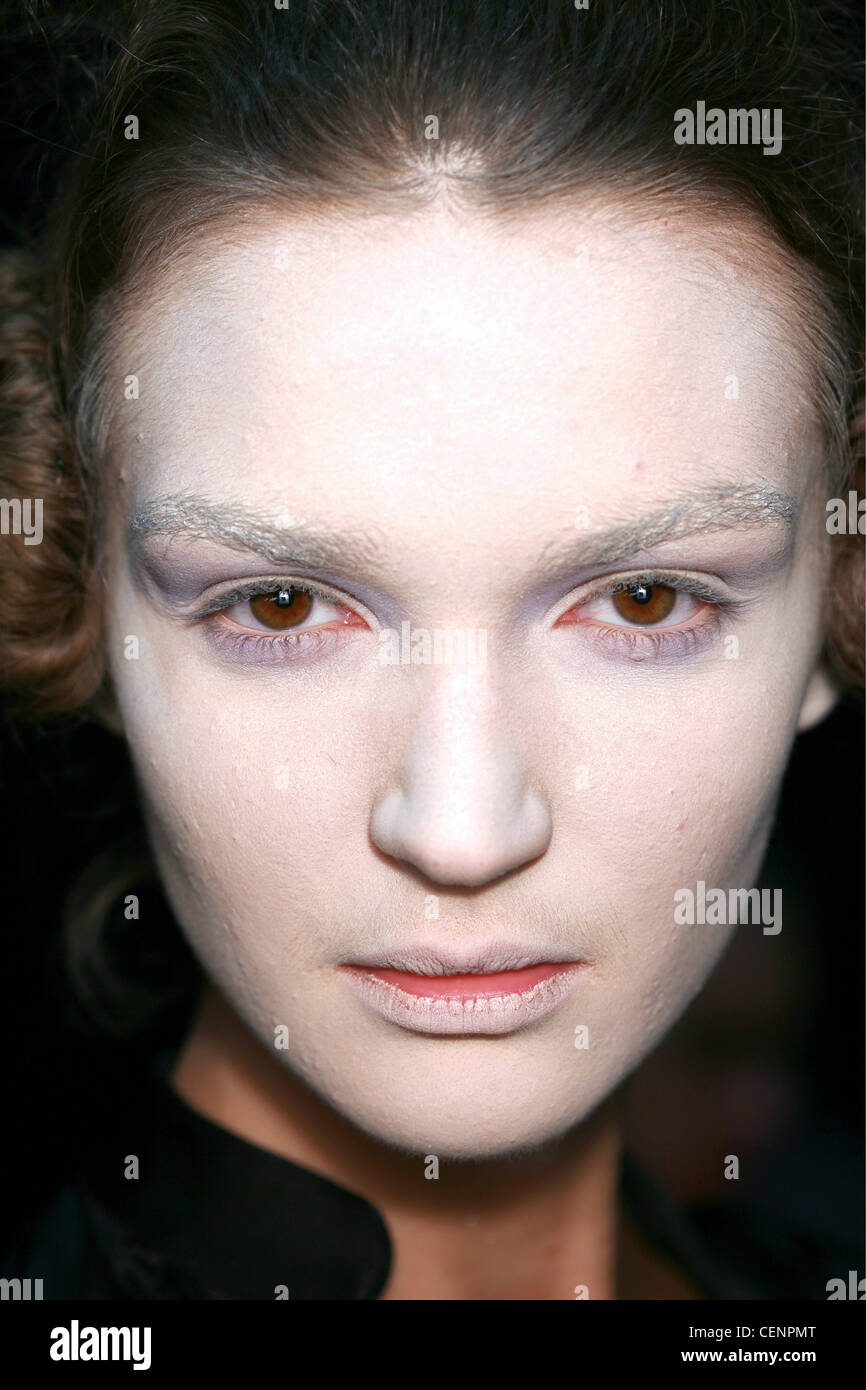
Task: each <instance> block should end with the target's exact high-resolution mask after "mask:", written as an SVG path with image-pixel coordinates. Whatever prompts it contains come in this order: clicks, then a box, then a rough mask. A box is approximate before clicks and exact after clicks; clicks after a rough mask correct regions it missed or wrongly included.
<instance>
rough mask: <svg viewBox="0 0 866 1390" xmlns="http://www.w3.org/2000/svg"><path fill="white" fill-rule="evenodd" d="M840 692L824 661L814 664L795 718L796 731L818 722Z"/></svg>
mask: <svg viewBox="0 0 866 1390" xmlns="http://www.w3.org/2000/svg"><path fill="white" fill-rule="evenodd" d="M841 694H842V687H841V685H840V684H839V683H838V682H837V681H836V680H835V679H834V677H833V676H832V675H831V673H830V671H829V669H828V667H827V666H826V664H825V663H824V661H819V662H818V663H817V665H816V666H815V669H814V670H813V672H812V674H811V676H810V677H809V683H808V685H807V686H806V691H805V694H804V695H803V703H802V705H801V706H800V715H799V718H798V720H797V733H798V734H802V733H803V732H804V731H805V730H806V729H812V728H814V727H815V725H816V724H820V722H821V720H822V719H825V718H826V716H827V715H828V714H829V713H830V711H831V709H833V708H834V707H835V705H836V704H837V703H838V700H839V697H840V696H841Z"/></svg>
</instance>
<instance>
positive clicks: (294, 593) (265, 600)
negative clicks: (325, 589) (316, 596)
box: [249, 589, 313, 629]
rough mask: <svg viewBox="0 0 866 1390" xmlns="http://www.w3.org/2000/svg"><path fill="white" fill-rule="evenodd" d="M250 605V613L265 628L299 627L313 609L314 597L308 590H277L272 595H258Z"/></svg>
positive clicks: (251, 600)
mask: <svg viewBox="0 0 866 1390" xmlns="http://www.w3.org/2000/svg"><path fill="white" fill-rule="evenodd" d="M249 604H250V612H251V613H252V614H253V615H254V616H255V617H256V618H257V619H258V621H259V622H260V623H264V625H265V627H270V628H277V629H281V628H289V627H297V625H298V623H302V622H303V621H304V618H306V616H307V614H308V613H309V611H310V609H311V608H312V606H313V595H312V594H311V593H308V591H307V590H306V589H276V590H275V591H274V593H272V594H256V595H255V597H253V598H251V599H250V600H249Z"/></svg>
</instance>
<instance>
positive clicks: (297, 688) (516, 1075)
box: [108, 209, 830, 1157]
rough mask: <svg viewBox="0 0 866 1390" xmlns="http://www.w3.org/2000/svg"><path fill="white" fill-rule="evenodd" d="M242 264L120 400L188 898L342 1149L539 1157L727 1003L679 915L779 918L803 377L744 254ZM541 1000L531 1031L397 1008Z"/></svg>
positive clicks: (807, 588) (334, 230)
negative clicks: (751, 909) (753, 889)
mask: <svg viewBox="0 0 866 1390" xmlns="http://www.w3.org/2000/svg"><path fill="white" fill-rule="evenodd" d="M236 232H237V235H236V238H235V239H234V241H232V239H231V238H227V237H225V236H223V237H222V238H221V239H220V240H219V241H217V240H216V239H214V240H213V241H212V242H211V243H210V244H209V246H208V247H207V249H201V250H200V252H199V255H198V257H197V259H195V260H194V261H193V262H187V263H186V264H185V265H184V267H183V269H182V270H180V269H175V271H173V272H171V273H170V274H167V275H166V276H165V277H164V279H163V280H162V281H161V282H160V284H159V285H158V286H157V287H156V291H155V293H154V294H153V295H152V296H151V298H150V299H149V301H148V303H147V305H146V306H145V308H144V309H143V310H141V311H140V312H139V314H138V316H137V318H136V320H135V322H134V324H132V325H131V326H129V327H128V328H127V330H126V331H125V332H124V333H123V334H122V335H121V337H120V339H119V343H118V345H117V346H116V347H115V352H114V358H113V360H114V361H115V362H116V365H117V371H118V376H119V379H120V380H121V382H123V380H124V379H126V378H128V377H129V376H133V375H134V376H136V377H137V378H138V397H137V399H136V398H134V390H131V389H128V390H127V391H126V393H124V388H123V385H122V384H121V385H120V386H119V387H118V388H117V390H118V398H120V397H124V398H123V399H119V404H117V406H116V410H115V414H114V423H113V427H112V471H113V473H114V475H115V476H116V477H117V479H118V480H119V483H120V486H119V488H118V489H117V491H116V496H115V498H114V501H113V506H112V516H111V527H110V543H109V556H108V563H109V569H108V576H109V584H108V593H109V607H110V613H109V625H108V630H109V663H110V670H111V674H112V677H113V681H114V685H115V688H116V696H117V704H118V710H119V715H120V719H121V721H122V725H123V729H124V731H125V735H126V737H127V738H128V740H129V744H130V747H131V750H132V756H133V759H134V762H135V766H136V769H137V774H138V778H139V782H140V787H141V794H142V798H143V802H144V807H145V812H146V816H147V822H148V826H149V831H150V835H151V838H152V843H153V848H154V851H155V854H156V857H157V861H158V864H159V868H160V871H161V874H162V877H163V880H164V883H165V886H166V889H167V892H168V895H169V898H170V901H171V903H172V905H173V908H174V910H175V912H176V915H177V918H178V920H179V922H180V924H181V926H182V928H183V930H184V932H185V934H186V935H187V937H188V939H189V941H190V942H191V944H192V946H193V948H194V950H195V951H196V953H197V954H198V956H199V958H200V960H201V962H202V964H203V966H204V968H205V970H206V971H207V973H208V974H209V975H210V977H211V978H212V979H213V980H214V981H215V982H216V983H217V984H218V985H219V987H220V988H221V989H222V991H223V992H224V993H225V994H226V995H227V997H228V998H229V999H230V1001H231V1002H232V1003H233V1005H234V1007H235V1009H236V1010H237V1012H238V1014H239V1015H240V1016H241V1017H242V1018H243V1019H244V1020H245V1022H246V1023H247V1025H248V1026H249V1028H250V1029H251V1030H252V1031H253V1033H254V1034H255V1035H256V1036H257V1037H258V1038H259V1039H260V1041H261V1042H262V1044H263V1046H264V1047H265V1048H268V1049H272V1050H273V1051H274V1055H275V1057H276V1058H277V1060H278V1061H279V1062H280V1063H282V1064H283V1065H285V1066H286V1067H288V1068H290V1069H291V1070H292V1071H294V1072H295V1073H297V1074H298V1075H300V1076H301V1077H302V1078H303V1079H304V1080H305V1081H306V1082H307V1083H308V1084H309V1085H310V1086H311V1087H313V1088H314V1090H315V1091H316V1092H317V1093H318V1094H319V1095H320V1096H322V1097H323V1098H324V1099H325V1100H326V1101H328V1102H329V1103H330V1104H331V1105H333V1106H334V1107H336V1108H337V1110H339V1111H340V1112H342V1113H343V1114H344V1115H345V1116H347V1117H349V1118H350V1119H351V1120H353V1121H354V1122H355V1123H356V1124H357V1125H359V1126H361V1127H362V1128H363V1129H364V1130H366V1131H367V1132H369V1133H370V1134H372V1135H374V1136H377V1137H379V1138H380V1139H382V1140H384V1141H387V1142H389V1143H392V1144H395V1145H398V1146H401V1147H405V1148H407V1149H410V1150H412V1151H420V1152H423V1153H428V1152H430V1153H436V1154H439V1155H443V1156H478V1157H481V1156H492V1155H496V1154H504V1153H508V1152H515V1151H518V1150H521V1149H526V1148H530V1147H532V1146H534V1145H536V1144H539V1143H541V1142H544V1141H545V1140H548V1139H550V1138H553V1137H555V1136H557V1135H559V1134H561V1133H563V1132H564V1131H565V1130H566V1129H567V1128H568V1127H570V1126H572V1125H574V1124H575V1123H576V1122H578V1121H580V1120H581V1119H582V1118H583V1117H584V1116H585V1115H586V1114H587V1113H588V1112H589V1111H590V1110H591V1109H592V1108H593V1107H594V1106H595V1105H596V1104H597V1103H598V1102H599V1101H600V1100H602V1099H603V1098H604V1097H605V1096H606V1095H608V1094H609V1093H610V1092H611V1091H612V1090H613V1089H614V1087H615V1086H616V1085H617V1084H618V1083H619V1082H620V1081H621V1080H622V1079H623V1078H624V1077H625V1076H626V1075H627V1074H628V1073H629V1072H630V1071H631V1070H632V1069H633V1068H634V1067H635V1066H636V1065H637V1063H638V1062H639V1061H640V1060H641V1058H642V1057H643V1056H644V1055H645V1054H646V1053H647V1051H648V1050H649V1049H650V1048H651V1047H652V1046H653V1045H654V1044H655V1043H656V1042H657V1041H658V1040H659V1039H660V1038H661V1037H662V1036H663V1035H664V1033H665V1032H666V1031H667V1029H668V1028H669V1027H670V1026H671V1024H672V1023H673V1021H674V1020H675V1019H676V1017H677V1016H678V1015H679V1014H680V1013H681V1011H682V1010H683V1009H684V1008H685V1006H686V1004H687V1003H688V1002H689V1000H690V999H691V998H692V997H693V995H694V994H695V993H696V991H697V990H698V989H699V988H700V986H701V984H702V983H703V981H704V980H705V978H706V976H707V974H708V973H709V971H710V969H711V967H712V966H713V964H714V962H715V961H716V960H717V958H718V957H719V955H720V953H721V952H722V951H723V949H724V947H725V945H726V943H727V942H728V940H729V938H730V935H731V926H730V925H726V924H723V923H719V924H713V923H705V924H701V923H696V924H695V925H689V924H683V923H682V922H681V921H680V920H678V918H681V917H682V911H681V910H678V901H680V900H681V899H680V900H678V899H676V898H675V894H677V893H678V892H679V890H683V889H691V891H692V892H693V893H697V892H698V891H699V890H698V884H699V883H703V884H705V885H706V891H707V892H709V890H711V889H722V890H724V891H725V893H727V890H729V889H737V888H749V887H750V886H751V885H752V884H753V883H754V881H755V877H756V874H757V872H758V869H759V866H760V863H761V858H762V854H763V851H764V848H765V844H766V841H767V836H768V832H769V829H770V825H771V821H772V816H773V811H774V805H775V802H776V798H777V795H778V791H779V785H780V780H781V777H782V773H783V771H784V768H785V763H786V760H787V757H788V753H789V750H790V746H791V742H792V740H793V738H794V735H795V732H796V730H797V728H798V725H799V726H801V727H802V726H804V725H805V724H806V723H808V722H810V721H812V720H814V719H815V718H817V717H819V716H820V715H821V714H822V713H823V712H824V711H825V709H826V707H827V701H828V699H829V698H830V696H829V695H828V694H827V693H826V688H825V686H824V685H823V683H822V679H821V677H820V673H818V674H813V673H814V671H815V662H816V655H817V651H818V649H819V647H820V643H821V638H822V612H823V605H824V590H825V568H826V544H827V535H826V531H825V528H824V525H823V518H824V514H825V513H824V494H825V485H824V483H823V480H822V473H821V454H820V445H819V439H818V434H817V430H816V427H815V423H814V417H813V413H812V411H811V408H810V405H809V402H808V399H807V396H806V387H807V383H808V380H809V364H808V362H807V360H806V358H805V354H804V352H803V350H802V349H801V348H800V347H799V345H797V344H796V343H795V342H794V340H793V333H792V331H791V329H790V328H788V327H786V323H787V315H786V313H785V308H784V305H783V304H781V303H777V302H776V300H775V298H774V297H773V296H774V293H775V292H774V291H773V290H771V289H770V288H769V285H770V280H769V277H768V276H767V275H766V274H765V273H762V270H761V263H760V260H759V259H756V258H755V257H754V253H750V256H751V259H749V257H746V256H744V257H743V258H741V259H740V260H738V261H735V260H734V259H733V257H729V255H728V252H727V251H726V249H725V245H726V244H727V245H731V244H732V241H731V238H732V235H733V234H732V230H731V228H730V227H726V228H724V229H721V230H720V229H719V227H718V225H716V226H713V225H711V224H708V225H707V226H706V227H704V228H703V229H702V228H700V227H699V226H697V225H695V226H693V227H686V226H685V224H682V223H680V224H676V225H675V224H674V222H673V221H671V223H670V224H668V223H667V222H662V221H654V222H651V221H643V222H639V221H638V220H637V219H636V218H634V217H626V216H625V215H624V214H622V213H620V214H619V215H618V216H617V217H616V218H612V217H610V216H606V215H604V214H603V212H601V211H599V210H595V211H590V210H589V209H587V210H586V211H584V212H582V213H580V212H578V211H575V212H574V215H573V216H572V217H570V218H568V217H564V216H562V217H560V218H559V219H557V220H554V219H553V217H547V216H542V215H538V214H536V215H533V216H532V217H527V218H526V219H525V221H523V222H522V223H520V224H519V225H518V224H516V223H515V224H513V225H512V226H511V227H510V229H509V230H505V229H500V230H496V229H495V228H494V227H493V226H492V225H491V224H489V223H484V222H482V221H481V220H480V219H478V220H475V219H472V218H469V217H463V218H458V217H455V216H453V215H452V214H451V213H449V212H448V211H445V210H437V211H436V212H434V213H431V214H428V215H425V216H424V217H417V218H411V217H410V218H407V219H405V220H398V219H385V218H381V219H378V220H369V221H367V222H366V223H362V222H361V221H358V222H354V223H353V222H350V221H348V220H346V221H337V220H336V219H335V220H334V221H333V222H331V223H329V224H325V223H319V224H316V225H314V224H312V223H309V224H304V223H303V222H301V221H293V220H289V219H288V218H287V219H286V220H276V219H271V220H267V219H265V218H264V217H263V218H262V219H261V220H259V221H256V220H255V219H252V220H250V221H249V222H248V223H244V224H243V226H240V225H239V226H238V227H237V229H236ZM723 232H724V234H725V235H726V236H727V237H728V239H729V240H728V242H727V243H723V241H722V235H723ZM767 254H768V255H770V254H771V253H770V252H768V253H767ZM775 283H776V281H775V280H774V281H773V284H775ZM792 293H793V292H792ZM125 395H130V396H132V397H133V398H132V399H126V398H125ZM656 576H658V577H656ZM653 577H655V578H654V582H652V583H650V582H647V584H646V586H645V587H644V588H643V589H641V588H637V587H635V586H636V585H637V581H638V580H640V579H644V580H646V581H649V580H651V579H653ZM625 580H627V581H629V582H630V583H631V585H632V588H631V590H629V589H628V588H626V587H623V588H621V590H620V591H619V592H614V593H611V592H610V591H609V589H610V586H611V585H612V584H614V583H616V582H620V583H623V581H625ZM250 584H252V587H253V589H254V590H257V594H256V595H254V596H253V597H252V598H250V596H249V591H248V590H249V586H250ZM306 585H311V586H312V587H313V589H314V590H316V591H317V592H316V594H315V595H314V596H313V597H312V599H310V597H309V596H308V594H307V593H306V592H305V589H304V586H306ZM606 588H607V590H608V591H607V592H605V589H606ZM238 590H240V593H238ZM274 595H278V597H274ZM404 625H405V626H404ZM437 631H438V633H439V637H438V638H437V637H436V633H437ZM388 632H390V633H392V634H394V635H393V637H390V638H389V637H388V635H387V634H388ZM425 634H426V636H425ZM131 639H136V640H135V641H132V640H131ZM449 641H450V642H452V643H453V644H454V645H453V648H452V652H453V655H454V657H455V659H454V660H452V661H451V662H450V663H449V662H448V660H447V646H448V643H449ZM461 642H463V643H464V644H465V645H464V647H463V648H462V650H461V645H460V644H461ZM440 644H441V645H440ZM461 658H462V659H461ZM778 920H779V919H778V917H777V920H776V926H775V928H774V930H773V931H772V932H771V933H766V934H764V933H763V932H762V927H761V925H760V924H751V923H749V924H747V925H744V926H743V927H742V930H743V931H752V932H756V933H761V934H762V941H763V943H764V946H763V949H766V950H770V951H778V950H784V949H785V947H784V941H785V935H784V930H782V932H781V934H780V933H779V932H778ZM141 930H147V925H146V923H145V922H143V923H142V924H141ZM532 963H548V964H549V963H556V964H558V965H559V967H560V973H559V974H554V975H553V978H552V980H549V981H548V982H547V983H537V984H536V985H535V987H534V989H533V990H532V991H531V992H529V993H528V994H527V993H523V994H520V995H519V997H517V998H515V996H514V994H512V995H511V996H510V998H508V999H505V1000H503V999H502V998H501V997H500V998H498V999H495V998H494V999H491V998H479V999H478V1000H477V1002H473V1001H472V1000H470V1001H468V1002H467V1000H466V999H464V1000H463V1002H460V1001H455V1000H452V1001H451V1002H448V1000H447V999H441V998H440V999H439V1001H438V1002H436V1001H435V1000H434V1001H433V1002H431V1001H430V1000H427V1001H426V1002H425V1001H424V999H423V998H421V997H419V996H418V995H416V994H413V993H411V992H409V993H407V992H405V991H404V990H403V989H402V988H401V989H397V988H395V986H394V984H393V983H392V980H393V978H394V977H391V976H387V975H386V976H384V977H383V978H384V981H385V983H383V984H380V985H376V984H375V983H371V980H372V977H373V967H374V966H379V967H381V968H382V969H386V968H389V967H390V968H402V969H404V970H410V971H411V970H414V971H415V972H418V974H419V975H420V976H424V975H427V976H429V975H430V974H436V973H437V972H438V973H439V975H440V976H441V975H442V974H443V973H444V974H455V973H461V971H462V972H467V971H470V970H472V969H473V968H474V969H476V970H477V969H480V970H481V971H482V972H486V973H488V974H489V973H491V972H493V971H496V970H504V969H506V968H511V969H517V968H518V967H520V966H528V965H530V964H532ZM569 963H571V964H570V965H569ZM352 965H355V966H356V967H366V969H358V970H355V971H353V970H351V969H349V968H348V967H350V966H352ZM544 973H545V972H542V971H539V972H537V977H538V978H540V977H541V976H542V975H543V974H544ZM547 973H550V972H547ZM535 978H536V976H531V975H525V976H521V977H518V978H516V979H512V980H511V982H510V987H511V988H517V989H519V988H521V987H522V985H525V983H526V982H527V981H531V980H532V979H535ZM365 982H366V983H365ZM405 983H406V981H405V980H404V981H403V984H405ZM417 983H418V984H419V988H421V989H422V990H423V989H427V990H429V989H433V988H435V986H433V985H430V983H429V979H428V983H427V984H426V985H424V984H423V982H422V981H420V980H417ZM493 983H494V984H495V982H493ZM500 983H501V982H500ZM440 984H441V980H440ZM484 984H485V987H486V986H488V985H490V982H489V981H487V982H484ZM281 1030H287V1035H286V1032H285V1031H281ZM286 1036H287V1041H288V1046H287V1047H286V1046H284V1045H283V1044H284V1043H285V1042H286Z"/></svg>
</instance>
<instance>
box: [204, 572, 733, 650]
mask: <svg viewBox="0 0 866 1390" xmlns="http://www.w3.org/2000/svg"><path fill="white" fill-rule="evenodd" d="M586 587H587V590H588V592H587V593H586V594H585V596H583V597H580V598H578V599H577V600H576V601H575V602H573V603H572V606H571V607H570V608H569V609H567V610H566V611H565V612H564V613H563V614H562V615H561V616H560V617H559V618H558V619H557V621H556V623H555V624H554V627H556V628H575V629H579V630H580V631H581V635H582V637H583V639H584V640H586V641H589V642H591V643H592V644H593V646H594V647H596V648H597V649H598V650H599V651H600V652H601V653H602V654H603V655H607V656H617V657H621V658H625V659H627V660H631V661H647V660H661V659H666V658H674V659H676V658H678V657H687V656H689V655H692V654H696V653H697V652H698V651H700V650H703V649H704V648H705V647H706V646H708V645H709V644H710V643H711V642H712V641H713V640H714V639H715V638H716V637H717V636H718V634H719V632H720V630H721V628H722V626H723V625H724V621H725V618H726V616H727V615H729V614H731V613H732V612H735V611H737V610H739V609H740V608H742V607H743V606H744V601H743V600H738V599H733V598H731V597H730V596H729V595H727V594H723V593H721V592H719V591H718V590H717V589H715V588H714V587H713V586H711V585H709V584H707V583H706V582H704V581H703V580H701V579H698V578H697V577H693V576H687V575H682V574H675V573H671V572H668V571H664V572H661V571H641V572H639V573H638V572H636V573H635V574H632V575H620V576H617V577H616V578H615V579H613V580H610V581H607V582H604V581H603V582H601V583H596V584H595V585H593V586H591V587H590V586H586ZM683 600H687V602H686V603H685V606H686V608H691V610H692V611H690V612H688V613H686V614H683V613H682V612H681V611H679V610H681V609H682V607H683ZM244 605H246V606H247V607H248V609H249V612H250V613H251V615H252V619H253V621H254V622H256V621H257V622H259V623H261V626H259V627H251V626H244V625H243V624H242V623H241V622H240V621H239V620H238V619H236V618H232V617H230V616H227V615H229V614H231V611H232V610H233V609H235V608H239V607H243V606H244ZM605 609H607V612H606V613H605V612H604V610H605ZM323 610H330V614H331V615H330V616H328V613H327V611H323ZM317 619H318V620H317ZM310 620H312V625H311V626H309V627H306V628H304V627H301V626H300V624H301V623H302V622H304V621H310ZM191 621H192V622H193V623H198V624H200V625H201V626H202V627H203V629H204V631H205V634H206V637H207V639H208V640H209V641H210V642H211V643H212V644H213V645H214V646H215V647H216V648H217V649H218V650H219V651H220V652H221V653H223V654H225V655H226V656H228V657H229V658H231V659H236V660H240V661H245V662H252V663H254V664H262V663H264V664H267V663H269V662H273V663H280V662H284V661H286V660H294V659H303V658H312V657H316V656H319V655H325V654H327V653H328V652H329V651H333V650H334V645H335V643H342V641H344V640H345V639H347V638H348V637H349V635H350V632H351V630H352V629H353V628H357V627H362V628H364V629H365V630H367V631H369V628H368V625H367V623H366V622H365V621H364V619H363V618H361V617H360V616H359V615H358V614H357V613H355V612H354V611H353V610H352V609H351V608H349V607H347V606H346V605H345V604H344V603H342V602H341V601H340V600H339V599H338V598H337V597H336V596H335V595H333V594H330V593H327V592H326V591H325V590H324V589H320V588H317V587H316V586H314V585H310V584H307V583H304V584H295V583H292V582H291V581H289V582H288V583H287V582H286V581H285V580H282V579H279V580H253V581H250V582H249V583H247V584H242V585H239V586H237V587H235V588H233V589H232V590H230V591H228V592H223V593H221V594H216V595H214V597H213V598H211V599H210V600H208V602H207V603H206V604H204V605H203V606H202V607H201V608H200V609H199V610H198V611H197V612H196V613H194V614H193V615H191Z"/></svg>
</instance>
